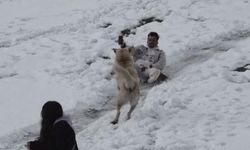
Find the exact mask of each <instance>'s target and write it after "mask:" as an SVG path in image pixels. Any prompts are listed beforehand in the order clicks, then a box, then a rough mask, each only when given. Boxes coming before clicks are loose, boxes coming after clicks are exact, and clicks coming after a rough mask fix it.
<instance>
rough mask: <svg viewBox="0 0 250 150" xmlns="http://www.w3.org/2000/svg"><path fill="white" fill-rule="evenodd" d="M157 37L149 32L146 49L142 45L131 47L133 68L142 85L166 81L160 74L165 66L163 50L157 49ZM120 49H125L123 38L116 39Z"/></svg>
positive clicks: (165, 77)
mask: <svg viewBox="0 0 250 150" xmlns="http://www.w3.org/2000/svg"><path fill="white" fill-rule="evenodd" d="M158 40H159V35H158V34H157V33H156V32H150V33H149V34H148V39H147V47H146V46H144V45H140V46H136V47H133V48H132V49H133V56H134V61H135V67H136V70H137V72H138V75H139V77H140V80H141V82H142V83H154V82H160V81H164V80H165V79H167V76H166V75H164V74H163V73H162V70H163V69H164V67H165V65H166V56H165V53H164V51H163V50H160V49H159V48H158ZM118 44H119V45H120V46H121V48H125V47H126V43H125V42H124V40H123V36H122V35H120V36H119V38H118Z"/></svg>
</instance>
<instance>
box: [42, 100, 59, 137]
mask: <svg viewBox="0 0 250 150" xmlns="http://www.w3.org/2000/svg"><path fill="white" fill-rule="evenodd" d="M62 116H63V109H62V106H61V104H59V103H58V102H56V101H48V102H46V103H45V104H44V105H43V107H42V111H41V117H42V122H41V125H42V128H41V132H40V138H41V139H46V137H47V136H48V134H49V130H50V129H51V127H52V126H53V124H54V122H55V121H56V120H57V119H58V118H60V117H62Z"/></svg>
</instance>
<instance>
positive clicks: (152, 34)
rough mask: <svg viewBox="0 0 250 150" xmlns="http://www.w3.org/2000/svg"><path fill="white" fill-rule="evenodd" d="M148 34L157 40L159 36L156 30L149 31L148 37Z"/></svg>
mask: <svg viewBox="0 0 250 150" xmlns="http://www.w3.org/2000/svg"><path fill="white" fill-rule="evenodd" d="M149 36H153V37H156V39H157V40H159V38H160V37H159V35H158V33H156V32H150V33H149V34H148V37H149Z"/></svg>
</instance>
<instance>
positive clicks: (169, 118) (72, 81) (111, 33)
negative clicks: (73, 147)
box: [0, 0, 250, 150]
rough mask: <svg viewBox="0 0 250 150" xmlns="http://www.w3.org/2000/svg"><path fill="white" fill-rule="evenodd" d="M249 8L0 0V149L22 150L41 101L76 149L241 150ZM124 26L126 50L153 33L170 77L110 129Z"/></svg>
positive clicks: (248, 78) (129, 0)
mask: <svg viewBox="0 0 250 150" xmlns="http://www.w3.org/2000/svg"><path fill="white" fill-rule="evenodd" d="M249 10H250V1H249V0H237V1H235V0H185V1H183V0H124V1H118V0H92V1H87V0H71V1H69V0H60V1H59V0H43V1H40V0H0V18H1V19H0V93H1V94H0V131H1V132H0V150H25V148H24V147H23V145H24V144H25V143H26V142H27V141H28V140H31V139H34V138H35V137H37V135H38V132H39V120H40V111H41V107H42V105H43V103H44V102H46V101H47V100H57V101H59V102H60V103H61V104H62V105H63V107H64V109H65V112H66V114H67V115H69V116H71V117H72V120H73V123H74V127H75V130H76V132H77V142H78V145H79V148H80V150H85V149H87V150H112V149H119V150H248V149H249V146H250V144H249V139H250V117H249V114H250V92H249V89H250V44H249V43H250V13H249ZM150 18H151V21H152V22H150V23H147V24H145V23H142V20H145V19H148V20H150ZM152 18H154V19H153V20H152ZM125 29H131V30H130V31H131V32H134V33H135V34H130V35H129V36H127V37H125V40H126V41H127V43H129V44H130V45H140V44H146V38H147V34H148V32H150V31H156V32H158V33H159V34H160V40H159V47H160V48H161V49H163V50H164V51H165V52H166V55H167V66H166V68H165V70H164V71H165V72H166V74H168V76H169V77H170V80H168V81H167V82H164V83H162V84H160V85H156V86H154V87H152V88H147V89H146V90H143V92H144V93H143V94H142V97H141V99H140V102H139V105H138V107H137V108H136V109H135V111H134V112H133V114H132V118H131V120H128V121H126V119H125V113H126V112H127V111H128V109H129V107H128V106H126V107H124V108H123V109H122V113H121V118H120V122H119V124H118V125H111V124H110V121H111V120H112V119H113V117H114V115H115V100H114V96H115V95H116V92H117V91H116V90H117V89H116V82H115V80H114V79H113V78H112V77H111V76H110V70H111V67H112V62H113V58H114V54H113V52H112V50H111V49H112V48H113V47H117V43H116V42H115V40H116V39H117V36H118V35H119V33H120V32H121V31H123V30H125Z"/></svg>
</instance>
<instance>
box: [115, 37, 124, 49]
mask: <svg viewBox="0 0 250 150" xmlns="http://www.w3.org/2000/svg"><path fill="white" fill-rule="evenodd" d="M117 42H118V44H119V45H120V46H121V48H124V47H126V44H125V42H124V40H123V36H122V35H119V37H118V40H117Z"/></svg>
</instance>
